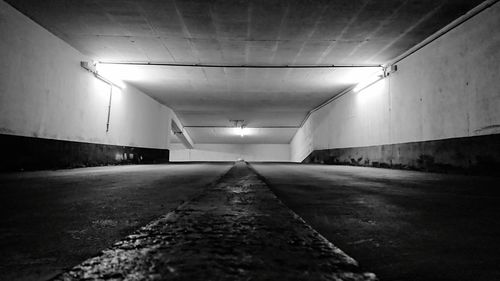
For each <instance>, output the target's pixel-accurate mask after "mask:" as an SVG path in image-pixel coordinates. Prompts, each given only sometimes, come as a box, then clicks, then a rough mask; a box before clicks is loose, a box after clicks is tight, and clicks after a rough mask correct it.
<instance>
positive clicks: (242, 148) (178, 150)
mask: <svg viewBox="0 0 500 281" xmlns="http://www.w3.org/2000/svg"><path fill="white" fill-rule="evenodd" d="M170 148H171V150H170V160H171V161H172V162H184V161H237V160H245V161H250V162H252V161H259V162H289V161H290V145H288V144H214V143H205V144H195V145H194V148H193V149H185V148H184V146H183V145H182V144H171V146H170Z"/></svg>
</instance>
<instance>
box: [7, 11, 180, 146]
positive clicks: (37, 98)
mask: <svg viewBox="0 0 500 281" xmlns="http://www.w3.org/2000/svg"><path fill="white" fill-rule="evenodd" d="M0 35H1V39H0V50H1V52H0V133H2V134H11V135H22V136H31V137H41V138H51V139H60V140H72V141H82V142H93V143H104V144H115V145H127V146H138V147H150V148H168V145H169V132H170V124H171V121H170V120H171V118H173V117H175V115H174V113H173V112H172V110H170V109H169V108H168V107H165V106H163V105H161V104H159V103H158V102H156V101H155V100H153V99H151V98H150V97H148V96H147V95H145V94H144V93H142V92H140V91H139V90H137V89H135V88H133V87H131V86H128V87H127V88H126V89H124V90H123V91H122V93H121V95H120V96H121V98H120V99H118V98H117V97H118V95H117V94H114V95H113V97H114V98H113V100H112V109H111V120H110V131H109V132H108V133H106V119H107V107H108V101H109V86H108V85H107V84H105V83H103V82H101V81H100V80H98V79H96V78H95V77H94V76H93V75H92V74H90V73H88V72H87V71H85V70H84V69H83V68H81V67H80V61H83V60H89V58H88V57H85V56H83V55H82V54H81V53H79V52H78V51H77V50H75V49H74V48H72V47H71V46H69V45H68V44H67V43H65V42H64V41H62V40H61V39H59V38H57V37H56V36H54V35H53V34H51V33H49V32H48V31H47V30H45V29H43V28H42V27H41V26H39V25H38V24H36V23H34V22H33V21H31V20H30V19H29V18H27V17H26V16H24V15H22V14H21V13H19V12H18V11H17V10H15V9H13V8H12V7H11V6H9V5H8V4H6V3H5V2H3V1H0ZM117 91H118V90H117Z"/></svg>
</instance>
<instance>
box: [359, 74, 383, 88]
mask: <svg viewBox="0 0 500 281" xmlns="http://www.w3.org/2000/svg"><path fill="white" fill-rule="evenodd" d="M383 78H384V75H383V74H377V75H374V76H371V77H370V78H368V79H366V80H364V81H361V82H359V83H358V85H356V87H354V89H352V91H353V92H355V93H359V92H361V91H363V90H364V89H366V88H368V87H370V86H371V85H373V84H375V83H377V82H378V81H380V80H381V79H383Z"/></svg>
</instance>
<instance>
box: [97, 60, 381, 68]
mask: <svg viewBox="0 0 500 281" xmlns="http://www.w3.org/2000/svg"><path fill="white" fill-rule="evenodd" d="M99 63H100V64H115V65H137V66H176V67H207V68H214V67H219V68H370V67H371V68H376V67H382V65H379V64H309V65H307V64H284V65H278V64H274V65H273V64H211V63H170V62H134V61H99Z"/></svg>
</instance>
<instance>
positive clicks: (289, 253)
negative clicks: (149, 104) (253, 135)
mask: <svg viewBox="0 0 500 281" xmlns="http://www.w3.org/2000/svg"><path fill="white" fill-rule="evenodd" d="M79 280H99V281H107V280H109V281H117V280H151V281H152V280H175V281H181V280H182V281H184V280H185V281H192V280H217V281H235V280H290V281H291V280H296V281H302V280H322V281H328V280H331V281H339V280H345V281H347V280H349V281H376V280H377V278H376V276H375V275H374V274H373V273H368V272H362V271H360V269H359V267H358V266H357V263H356V261H355V260H353V259H352V258H351V257H349V256H347V255H345V253H343V252H342V251H341V250H339V249H338V248H336V247H335V246H334V245H332V244H331V243H330V242H328V240H326V239H325V238H324V237H322V236H321V235H320V234H318V233H317V232H316V231H315V230H314V229H312V228H311V226H309V225H307V224H306V223H305V222H304V221H303V220H301V219H300V218H298V217H297V216H296V215H295V214H294V213H293V212H291V211H290V209H288V208H287V207H286V206H285V205H283V204H282V203H281V202H280V201H279V200H278V198H277V197H276V195H274V194H273V193H272V192H271V190H270V189H269V187H268V186H267V185H266V184H265V183H264V182H263V181H262V180H260V179H259V177H258V176H257V175H256V174H255V173H254V172H253V171H252V170H251V169H250V168H249V167H248V165H247V164H246V163H244V162H237V163H236V164H235V165H234V166H233V167H232V168H231V170H229V172H227V173H226V174H225V175H224V176H223V177H222V178H221V179H220V180H219V181H217V183H216V184H214V185H212V186H211V187H209V188H207V189H205V190H204V191H203V192H202V193H201V194H200V195H198V196H196V197H195V198H194V199H192V200H190V201H188V202H186V203H185V204H182V205H180V206H179V207H178V208H176V209H175V210H173V211H172V212H169V213H168V214H166V215H164V216H162V217H160V218H159V219H157V220H154V221H152V222H151V223H149V224H148V225H147V226H145V227H142V228H140V229H139V230H137V231H136V232H134V233H133V234H131V235H129V236H127V237H125V238H123V239H121V240H120V242H118V243H116V244H114V245H113V246H112V247H111V248H109V249H107V250H106V251H103V253H102V254H100V255H98V256H96V257H92V258H90V259H88V260H86V261H85V262H83V263H81V264H79V265H77V266H75V267H74V268H72V269H71V270H69V271H68V272H65V273H64V274H62V275H60V276H58V277H57V278H55V279H54V280H53V281H79Z"/></svg>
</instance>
